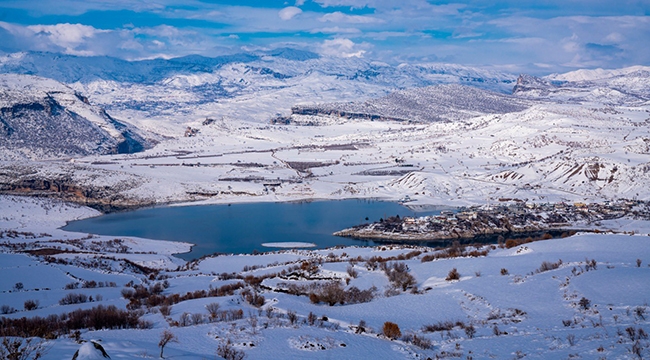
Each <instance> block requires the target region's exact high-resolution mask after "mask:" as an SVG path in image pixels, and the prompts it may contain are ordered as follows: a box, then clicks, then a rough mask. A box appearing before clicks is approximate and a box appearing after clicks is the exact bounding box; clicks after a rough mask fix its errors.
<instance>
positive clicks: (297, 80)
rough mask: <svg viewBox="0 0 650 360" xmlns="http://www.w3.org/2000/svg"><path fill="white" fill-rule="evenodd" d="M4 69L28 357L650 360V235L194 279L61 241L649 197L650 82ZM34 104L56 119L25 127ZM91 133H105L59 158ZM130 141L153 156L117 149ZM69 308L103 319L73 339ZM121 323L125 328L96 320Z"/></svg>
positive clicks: (311, 69) (7, 224)
mask: <svg viewBox="0 0 650 360" xmlns="http://www.w3.org/2000/svg"><path fill="white" fill-rule="evenodd" d="M0 68H1V69H2V70H1V71H2V72H3V74H2V75H1V76H2V78H1V79H2V86H3V89H4V90H3V94H2V95H3V96H2V101H3V102H2V104H0V107H2V112H0V116H1V117H0V136H4V138H2V139H3V143H0V149H1V150H0V191H1V193H2V194H3V195H0V251H1V252H0V267H1V268H2V273H3V274H5V276H4V277H3V279H2V280H0V291H2V292H1V293H0V306H1V307H2V308H1V310H2V312H3V314H2V315H1V319H0V330H2V331H3V334H6V335H7V336H13V335H18V336H34V335H37V336H39V337H40V338H43V339H46V340H38V338H36V340H34V341H35V343H38V344H39V345H42V346H43V348H44V349H46V350H47V351H46V355H45V356H44V357H43V358H44V359H61V358H72V356H73V354H74V353H75V351H76V350H78V349H80V347H81V350H80V352H79V354H80V358H84V356H88V357H86V358H91V357H90V356H91V355H89V354H90V353H92V352H93V351H94V350H93V348H92V347H90V346H89V344H91V343H88V342H86V343H85V345H83V344H81V341H82V340H84V341H89V340H96V341H98V340H101V341H100V342H98V343H100V344H101V345H102V347H103V348H104V349H105V351H106V352H107V353H108V354H109V355H110V356H111V358H113V359H120V358H123V359H132V358H157V357H158V354H159V353H161V352H162V351H161V348H160V347H159V342H160V341H161V339H162V338H161V336H163V335H162V334H163V333H164V331H169V332H170V333H171V334H172V335H173V337H171V338H168V340H171V341H170V342H168V343H165V345H164V349H162V350H164V355H165V357H166V358H178V359H180V358H192V359H194V358H196V359H201V358H213V357H215V356H216V355H217V354H219V355H220V356H222V357H227V352H228V351H230V352H231V353H232V354H240V353H244V354H246V356H247V358H253V359H257V358H333V357H337V358H371V357H376V358H387V359H388V358H399V359H401V358H418V359H426V358H436V357H438V358H468V359H469V358H471V359H483V358H486V359H487V358H499V359H501V358H530V359H535V358H539V359H547V358H608V359H613V358H630V359H634V358H641V357H647V356H650V342H649V341H648V335H647V332H648V331H650V326H649V322H648V320H647V319H648V316H650V315H649V314H648V309H647V306H648V305H647V303H648V300H649V299H648V298H649V297H650V292H649V291H648V290H647V284H648V283H649V280H650V271H649V270H650V267H648V262H650V250H649V249H650V247H648V241H649V240H650V237H648V234H649V233H650V226H649V225H648V223H647V222H646V221H642V220H634V219H619V220H617V221H608V222H607V223H606V224H603V227H602V228H607V229H611V230H614V231H615V232H616V233H611V232H607V233H593V234H578V235H575V236H572V237H569V238H565V239H552V240H544V241H538V242H533V243H528V244H523V245H517V246H513V247H506V246H496V245H495V246H491V245H483V246H477V247H466V248H463V247H455V248H452V249H446V250H445V249H442V250H435V249H432V248H426V247H418V246H388V245H387V246H384V247H375V248H362V247H347V248H336V249H328V250H295V249H294V250H285V251H281V252H272V253H265V254H261V255H220V256H215V257H207V258H203V259H200V260H197V261H192V262H185V261H183V260H181V259H179V258H177V257H174V256H173V254H175V253H179V252H187V251H188V250H189V249H190V246H191V244H187V243H178V242H168V241H160V240H152V239H141V238H130V237H119V238H116V237H113V236H99V235H90V234H79V233H71V232H66V231H63V230H60V229H59V228H60V227H61V226H63V225H64V224H65V223H66V222H67V221H71V220H75V219H80V218H86V217H90V216H98V215H100V214H101V213H100V212H99V211H98V210H96V209H99V210H101V211H115V210H123V209H133V208H139V207H143V206H151V205H164V204H186V203H189V202H191V203H193V204H229V203H239V202H277V201H294V200H306V199H332V200H336V199H349V198H372V199H376V198H378V199H384V200H390V201H398V200H402V201H408V204H409V205H410V206H426V205H447V206H463V205H481V204H490V203H498V202H507V201H516V202H524V203H557V202H569V203H573V202H584V203H591V202H599V203H602V202H605V201H607V200H618V199H636V200H644V201H648V200H650V192H648V188H649V186H650V157H649V155H650V133H649V131H650V130H649V129H650V126H649V125H650V103H649V99H650V88H648V84H649V82H648V79H650V75H649V74H650V72H649V70H648V68H647V67H634V68H627V69H620V70H616V71H606V70H600V71H591V72H589V71H579V72H574V73H568V74H554V75H550V76H547V77H544V78H535V77H532V76H520V77H517V76H515V75H512V74H504V73H501V72H496V71H491V70H484V69H479V68H469V67H462V66H457V65H449V64H420V65H410V64H403V65H400V66H390V65H388V64H382V63H373V62H365V61H362V60H360V59H334V58H324V57H318V56H316V55H315V54H312V53H308V52H292V51H289V50H285V51H284V52H276V53H256V54H248V55H246V54H240V55H236V56H231V57H227V58H215V59H210V58H201V57H188V58H180V59H172V60H147V61H140V62H122V61H117V60H116V59H111V58H81V57H72V56H63V57H59V58H53V57H52V56H50V54H46V53H22V54H10V55H5V56H3V57H2V58H0ZM4 73H6V74H4ZM24 74H30V75H24ZM52 79H54V80H52ZM57 81H60V82H61V83H59V82H57ZM440 84H446V85H443V86H437V85H440ZM430 86H434V87H430ZM467 86H472V87H467ZM513 88H514V89H513ZM512 90H514V93H513V94H510V92H511V91H512ZM491 91H496V92H491ZM387 94H388V95H387ZM16 99H18V100H16ZM35 99H36V100H35ZM39 99H45V100H47V99H50V100H52V99H53V100H52V101H56V106H53V107H52V108H51V109H55V111H52V110H51V109H50V108H48V107H47V106H40V107H34V108H33V109H32V110H34V109H36V110H34V111H35V112H31V113H30V115H29V116H23V115H21V114H22V113H20V111H23V110H21V109H23V107H20V109H19V110H20V111H13V110H11V109H14V108H16V107H15V105H16V104H18V103H21V104H23V103H29V104H35V103H38V101H41V100H39ZM37 100H38V101H37ZM45 100H43V101H45ZM47 101H49V100H47ZM292 108H293V109H292ZM104 109H105V110H104ZM30 111H31V110H30ZM52 113H54V115H55V116H58V117H51V118H48V117H47V116H46V115H45V114H49V115H48V116H50V115H52ZM109 114H110V115H109ZM350 114H352V115H350ZM10 115H11V117H10ZM21 116H22V117H21ZM21 119H22V120H21ZM30 119H31V120H33V119H39V120H38V121H42V120H43V119H46V120H48V121H50V120H52V119H56V122H54V123H55V124H57V126H59V125H65V126H67V127H57V126H54V127H52V126H51V125H47V123H44V122H43V123H39V124H45V125H42V126H41V125H39V127H36V126H32V127H30V126H28V125H30V124H31V123H29V121H30ZM277 119H284V120H286V121H284V122H283V121H277ZM9 120H11V121H13V122H10V121H9ZM20 121H23V123H22V124H21V123H20ZM16 124H20V125H21V126H23V127H21V128H20V129H24V130H21V131H22V132H20V133H19V132H16V131H10V130H8V129H14V128H15V129H18V128H19V127H18V125H16ZM3 126H4V127H3ZM84 127H92V128H93V131H94V133H93V134H94V135H93V136H90V135H89V136H86V137H76V136H75V137H74V140H75V142H73V143H70V144H68V145H66V143H65V142H64V141H63V140H61V139H64V140H65V139H69V138H70V134H77V131H81V132H83V131H86V130H87V129H85V128H84ZM34 129H37V130H34ZM52 129H54V130H52ZM124 129H127V130H128V133H127V134H128V135H129V136H130V137H131V138H132V139H137V141H138V143H142V144H145V145H146V146H145V147H148V148H147V149H144V150H143V151H140V152H134V151H116V150H115V149H116V147H117V146H118V143H119V142H120V141H124V133H125V131H126V130H124ZM39 131H43V133H44V134H47V131H54V133H53V134H52V136H50V137H49V138H48V136H43V135H39V136H38V137H34V136H35V135H34V134H42V133H40V132H39ZM120 131H122V132H120ZM14 134H19V135H20V136H21V137H20V138H18V135H14ZM84 134H85V133H84ZM97 134H98V135H97ZM65 135H68V137H66V136H65ZM12 136H13V138H12ZM36 138H37V139H38V140H34V139H36ZM77 140H79V141H77ZM82 140H83V141H82ZM21 144H23V145H24V146H23V145H21ZM57 145H60V146H61V147H64V146H70V147H73V148H74V149H73V150H71V151H67V150H66V151H63V150H61V149H59V150H61V151H58V150H56V149H57ZM52 149H55V150H52ZM117 152H126V153H122V154H117ZM25 195H28V196H25ZM29 195H31V196H29ZM506 199H507V201H506ZM65 201H67V202H65ZM86 206H88V207H86ZM622 232H625V233H622ZM277 241H278V242H279V243H282V239H277ZM301 241H303V244H304V243H307V244H309V243H310V239H309V238H305V239H302V240H301ZM293 245H295V244H293ZM284 246H292V244H284ZM452 269H457V272H458V274H457V275H458V276H459V278H458V279H456V274H454V272H452ZM446 278H449V280H446ZM341 302H342V303H341ZM215 304H216V305H215ZM330 304H331V306H330ZM99 305H101V306H102V307H103V308H101V309H100V310H98V306H99ZM110 306H115V307H116V308H109V307H110ZM77 309H83V310H84V311H85V310H87V311H88V312H87V313H84V312H83V311H81V312H78V313H76V315H75V316H76V318H77V319H78V321H79V322H78V323H75V324H73V323H71V322H69V319H71V318H72V316H70V315H69V314H71V313H73V312H74V311H75V310H77ZM106 309H110V311H107V312H103V311H106ZM118 310H119V311H118ZM109 313H110V316H116V317H118V318H119V317H120V316H123V317H124V318H125V319H130V320H128V321H126V322H124V323H120V322H118V323H114V324H113V325H110V326H109V325H106V324H108V322H95V323H92V324H93V325H92V326H91V325H88V324H89V322H88V321H90V320H88V318H90V317H92V316H95V317H99V316H107V317H108V316H109V315H108V314H109ZM61 314H68V315H67V316H60V317H58V318H57V317H50V322H49V323H47V322H45V320H43V319H45V318H47V317H48V316H51V315H61ZM93 314H94V315H93ZM116 314H117V315H116ZM23 317H25V318H27V319H31V320H25V321H23V322H22V323H21V322H20V320H18V319H21V318H23ZM34 319H36V320H34ZM41 320H42V321H44V322H45V324H47V325H46V327H49V329H50V330H49V332H43V327H42V326H36V325H35V324H34V322H38V321H41ZM30 321H31V322H30ZM386 322H392V323H394V324H396V325H397V326H398V327H399V329H400V331H401V335H400V336H397V335H396V334H395V327H394V326H392V325H388V327H385V323H386ZM80 323H81V324H82V325H79V324H80ZM91 328H92V329H91ZM77 330H78V331H79V333H75V331H77ZM21 331H23V332H22V333H21ZM174 340H176V341H174ZM0 351H1V350H0ZM218 351H219V353H218ZM0 354H2V353H1V352H0ZM233 358H234V357H233Z"/></svg>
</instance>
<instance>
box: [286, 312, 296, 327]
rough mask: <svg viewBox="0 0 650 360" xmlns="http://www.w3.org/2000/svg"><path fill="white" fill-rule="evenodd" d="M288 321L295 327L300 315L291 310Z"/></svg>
mask: <svg viewBox="0 0 650 360" xmlns="http://www.w3.org/2000/svg"><path fill="white" fill-rule="evenodd" d="M287 319H289V322H290V323H291V325H293V324H295V323H296V321H297V320H298V315H296V312H295V311H293V310H289V311H287Z"/></svg>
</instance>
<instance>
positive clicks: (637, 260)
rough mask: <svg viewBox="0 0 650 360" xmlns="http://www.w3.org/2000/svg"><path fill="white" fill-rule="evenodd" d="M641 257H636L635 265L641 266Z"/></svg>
mask: <svg viewBox="0 0 650 360" xmlns="http://www.w3.org/2000/svg"><path fill="white" fill-rule="evenodd" d="M641 262H642V261H641V259H636V267H641Z"/></svg>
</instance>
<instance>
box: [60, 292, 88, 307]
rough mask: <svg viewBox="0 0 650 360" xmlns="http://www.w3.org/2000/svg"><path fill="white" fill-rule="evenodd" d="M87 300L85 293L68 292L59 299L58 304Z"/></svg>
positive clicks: (79, 302)
mask: <svg viewBox="0 0 650 360" xmlns="http://www.w3.org/2000/svg"><path fill="white" fill-rule="evenodd" d="M87 301H88V296H87V295H86V294H76V293H70V294H68V295H66V296H64V297H63V299H61V300H59V305H71V304H81V303H85V302H87Z"/></svg>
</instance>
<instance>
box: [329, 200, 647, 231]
mask: <svg viewBox="0 0 650 360" xmlns="http://www.w3.org/2000/svg"><path fill="white" fill-rule="evenodd" d="M623 217H630V218H636V219H650V203H648V202H643V201H638V200H616V201H605V202H602V203H592V204H587V203H582V202H576V203H572V204H571V203H546V204H540V203H525V202H518V201H508V204H500V205H483V206H473V207H468V208H461V209H459V210H458V211H442V212H441V213H440V214H439V215H432V216H423V217H403V218H400V217H399V216H396V217H390V218H387V219H382V220H381V221H379V222H376V223H372V224H367V225H360V226H356V227H353V228H350V229H346V230H342V231H339V232H337V233H336V235H339V236H347V237H353V238H363V239H368V238H369V239H385V240H448V239H454V238H462V239H469V238H473V237H477V236H481V235H499V234H503V235H506V234H517V233H526V232H540V231H558V230H582V229H593V228H595V227H598V225H599V222H600V221H604V220H611V219H619V218H623Z"/></svg>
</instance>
